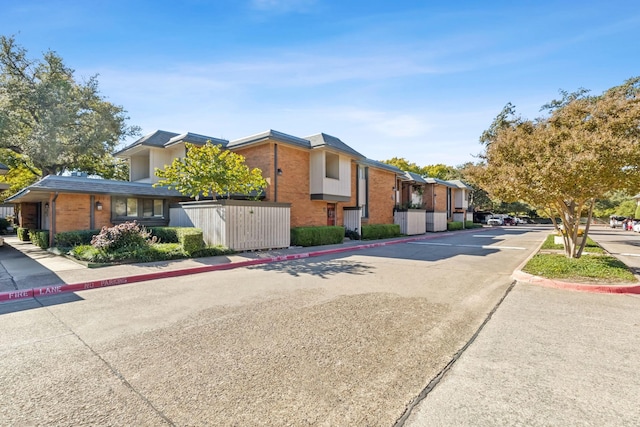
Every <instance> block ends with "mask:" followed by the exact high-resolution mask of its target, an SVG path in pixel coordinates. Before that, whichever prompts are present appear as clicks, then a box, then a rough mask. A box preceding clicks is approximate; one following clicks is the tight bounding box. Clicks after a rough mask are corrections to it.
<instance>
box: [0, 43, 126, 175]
mask: <svg viewBox="0 0 640 427" xmlns="http://www.w3.org/2000/svg"><path fill="white" fill-rule="evenodd" d="M127 120H128V117H127V116H126V112H125V110H124V109H123V108H122V107H120V106H116V105H113V104H111V103H109V102H107V101H106V100H105V99H104V98H103V97H102V96H100V93H99V90H98V80H97V76H92V77H90V78H89V79H88V80H86V81H84V82H78V81H76V79H75V78H74V71H73V70H72V69H70V68H68V67H67V66H66V65H65V64H64V62H63V60H62V58H61V57H60V56H58V55H57V54H56V53H55V52H53V51H48V52H46V53H45V54H44V55H43V58H42V60H30V59H28V58H27V52H26V50H25V49H23V48H22V47H19V46H17V45H16V43H15V39H14V38H13V37H4V36H0V147H1V148H6V149H9V150H11V151H13V152H15V153H16V154H19V155H21V156H22V157H21V158H22V159H23V160H24V162H23V166H24V167H26V168H30V169H31V170H32V171H33V173H34V174H36V175H39V176H44V175H49V174H59V173H61V172H63V171H65V170H81V171H84V172H88V173H90V174H99V175H106V176H105V177H107V178H111V177H117V176H119V174H118V172H117V171H118V168H117V167H113V168H112V167H111V166H110V165H114V164H117V162H116V161H114V160H112V157H111V153H112V152H113V150H114V149H115V147H116V146H117V144H118V143H119V141H120V140H121V139H122V138H124V137H127V136H135V135H138V134H139V128H138V127H135V126H127V125H126V121H127ZM98 160H99V161H98Z"/></svg>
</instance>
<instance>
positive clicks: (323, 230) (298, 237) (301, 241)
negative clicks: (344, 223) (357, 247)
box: [291, 226, 344, 246]
mask: <svg viewBox="0 0 640 427" xmlns="http://www.w3.org/2000/svg"><path fill="white" fill-rule="evenodd" d="M343 241H344V227H339V226H325V227H296V228H292V229H291V245H292V246H322V245H333V244H336V243H342V242H343Z"/></svg>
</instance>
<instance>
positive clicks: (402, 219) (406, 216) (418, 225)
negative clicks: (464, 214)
mask: <svg viewBox="0 0 640 427" xmlns="http://www.w3.org/2000/svg"><path fill="white" fill-rule="evenodd" d="M426 217H427V212H426V211H424V210H422V209H408V210H406V211H405V210H403V211H396V212H394V214H393V223H394V224H398V225H400V233H402V234H406V235H408V236H411V235H414V234H424V233H425V232H426V231H427V220H426ZM445 227H446V226H445Z"/></svg>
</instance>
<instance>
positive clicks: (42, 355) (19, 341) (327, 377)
mask: <svg viewBox="0 0 640 427" xmlns="http://www.w3.org/2000/svg"><path fill="white" fill-rule="evenodd" d="M548 231H549V230H548V228H540V229H536V228H525V227H517V228H516V227H512V228H502V227H500V228H492V229H482V230H479V231H478V232H477V233H476V232H467V233H462V234H450V235H449V234H442V235H441V236H438V237H437V238H434V239H429V240H425V241H415V242H409V243H401V244H395V245H391V246H385V247H380V248H371V249H366V250H360V251H355V252H347V253H343V254H336V255H332V256H323V257H317V258H307V259H300V260H295V261H289V262H284V263H271V264H265V265H260V266H254V267H247V268H239V269H236V270H228V271H218V272H212V273H205V274H199V275H193V276H183V277H179V278H171V279H161V280H155V281H149V282H144V283H139V284H133V285H124V286H118V287H114V288H103V289H96V290H90V291H86V292H78V293H76V294H63V295H58V296H53V297H48V298H45V299H40V303H37V302H35V301H33V300H29V301H22V302H16V303H9V304H3V305H1V306H0V313H3V314H0V335H1V336H2V340H1V341H0V395H2V399H3V404H2V405H0V424H2V425H25V424H27V425H34V424H35V425H45V424H46V425H89V424H91V425H105V424H109V425H165V424H166V425H278V426H280V425H323V426H337V425H376V426H392V425H394V424H395V423H396V421H397V420H399V419H400V418H401V417H402V416H403V415H404V414H405V412H406V408H407V407H409V406H411V405H412V404H413V403H416V404H417V406H416V408H415V409H414V411H413V412H412V414H411V418H410V421H411V422H414V423H416V424H415V425H436V424H433V423H429V422H427V423H425V424H419V423H420V422H422V421H424V420H425V419H428V418H424V417H422V418H420V414H421V413H422V411H423V410H425V411H428V408H427V409H424V408H425V406H424V405H426V406H427V407H428V402H429V399H430V398H431V396H432V395H437V393H436V392H437V391H438V387H440V386H438V387H436V389H435V391H434V392H433V393H432V394H430V395H429V396H428V397H427V399H425V400H424V401H422V402H417V401H416V399H417V397H418V396H419V395H420V393H421V392H422V391H423V389H424V388H425V387H426V386H427V384H429V382H430V381H431V380H432V379H433V378H435V377H436V376H437V374H438V373H439V372H440V371H441V370H442V369H443V368H444V367H445V366H446V365H447V363H449V362H450V361H451V359H452V357H453V356H454V355H455V354H456V352H458V351H459V350H460V349H461V348H463V347H464V346H465V344H466V343H467V342H468V341H469V340H470V339H471V337H472V336H473V335H474V334H475V333H476V331H477V330H478V328H479V327H480V326H481V325H482V323H483V322H484V321H485V319H486V318H487V315H488V314H489V313H490V312H491V311H492V310H493V309H494V308H495V306H496V304H497V303H498V302H499V301H500V300H501V299H502V298H503V297H504V296H505V293H506V292H507V290H508V289H509V288H510V285H511V283H512V280H511V279H510V274H511V273H512V272H513V270H514V269H516V268H517V267H518V266H519V265H520V264H521V263H522V262H523V261H524V260H525V259H526V258H527V256H529V255H530V254H531V253H532V251H533V250H534V249H535V248H536V247H537V246H538V244H539V243H540V242H541V241H542V239H543V238H544V237H545V236H546V234H547V233H548ZM520 286H521V285H516V288H514V291H513V292H512V293H515V292H516V291H518V292H520V290H519V289H520ZM548 291H549V290H540V292H548ZM553 291H554V292H562V291H556V290H553ZM536 292H538V291H536ZM563 295H564V294H563ZM569 295H574V294H569ZM563 298H567V297H564V296H563ZM569 298H570V296H569ZM622 298H628V297H624V296H623V297H622ZM509 301H519V304H523V303H524V304H526V299H525V300H524V301H522V300H519V299H517V298H512V297H511V296H510V295H507V297H506V299H505V304H506V303H507V302H509ZM633 301H635V302H636V303H637V302H638V299H637V298H636V299H635V300H633ZM512 310H513V308H512ZM515 311H516V312H519V311H520V309H519V308H518V307H515ZM636 312H638V311H636ZM499 313H500V310H498V312H497V314H499ZM636 320H637V317H636ZM636 323H637V322H636ZM491 325H492V322H489V323H488V327H487V329H490V328H489V326H491ZM503 327H506V328H509V324H506V325H503ZM629 327H631V326H629ZM636 329H637V324H636ZM493 333H495V334H498V335H500V334H502V333H503V331H494V332H493ZM505 333H506V332H505ZM509 333H515V334H517V333H518V332H517V330H514V331H510V332H509ZM636 335H637V334H636ZM482 336H483V335H482V334H480V336H479V338H478V339H479V340H480V338H482ZM473 348H474V346H473V345H472V346H471V347H470V350H471V349H473ZM463 359H464V354H463V357H462V358H461V359H460V362H462V360H463ZM635 366H637V365H635ZM483 369H484V368H483ZM454 370H455V367H454ZM631 381H635V379H632V380H631ZM443 383H444V382H443ZM636 390H637V389H636ZM444 391H446V389H444ZM449 404H450V405H454V404H455V402H449ZM451 407H454V406H451ZM445 412H446V411H445ZM407 415H409V414H408V413H407ZM416 417H418V418H416ZM432 419H433V420H436V419H438V418H437V417H436V418H432ZM421 420H422V421H421ZM440 425H447V424H446V423H443V424H440Z"/></svg>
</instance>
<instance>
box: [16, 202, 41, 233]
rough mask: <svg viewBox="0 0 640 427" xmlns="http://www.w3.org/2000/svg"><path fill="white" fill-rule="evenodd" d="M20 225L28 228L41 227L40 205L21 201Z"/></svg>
mask: <svg viewBox="0 0 640 427" xmlns="http://www.w3.org/2000/svg"><path fill="white" fill-rule="evenodd" d="M18 225H20V227H23V228H28V229H37V228H40V225H39V224H38V207H37V206H36V204H35V203H20V212H19V214H18Z"/></svg>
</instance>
